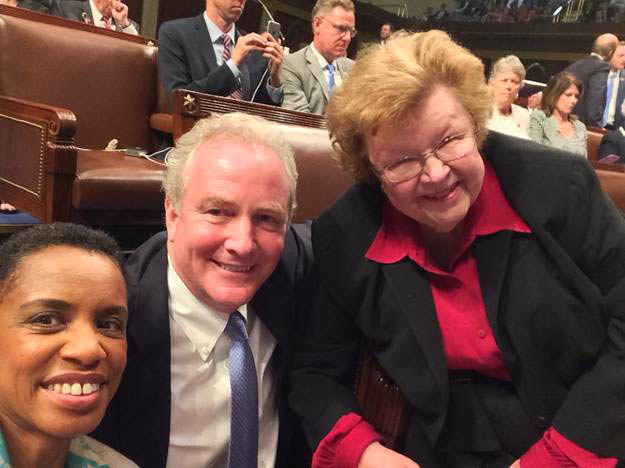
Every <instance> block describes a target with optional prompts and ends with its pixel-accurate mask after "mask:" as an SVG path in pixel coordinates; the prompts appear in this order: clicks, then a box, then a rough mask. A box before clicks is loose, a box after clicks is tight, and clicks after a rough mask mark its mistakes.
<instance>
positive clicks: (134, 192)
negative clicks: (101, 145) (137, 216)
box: [72, 151, 163, 211]
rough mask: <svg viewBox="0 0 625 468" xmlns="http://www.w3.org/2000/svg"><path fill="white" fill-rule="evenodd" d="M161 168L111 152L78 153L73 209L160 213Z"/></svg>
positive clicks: (161, 200) (161, 207)
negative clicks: (117, 209) (115, 209)
mask: <svg viewBox="0 0 625 468" xmlns="http://www.w3.org/2000/svg"><path fill="white" fill-rule="evenodd" d="M162 180H163V166H162V165H160V164H157V163H156V162H152V163H151V162H149V161H147V160H145V159H143V158H137V157H132V156H127V155H125V154H124V153H119V152H111V151H79V152H78V159H77V168H76V180H75V181H74V188H73V190H72V207H73V209H74V210H96V211H97V210H100V211H103V210H111V208H112V207H115V206H118V207H120V209H122V210H124V211H161V210H162V209H163V194H162V193H161V191H160V189H161V181H162Z"/></svg>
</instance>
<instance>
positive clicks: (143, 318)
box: [92, 225, 312, 468]
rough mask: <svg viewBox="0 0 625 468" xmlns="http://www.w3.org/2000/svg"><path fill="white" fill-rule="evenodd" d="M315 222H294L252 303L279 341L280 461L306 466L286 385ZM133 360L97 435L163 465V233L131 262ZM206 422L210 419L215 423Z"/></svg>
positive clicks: (141, 460) (167, 392)
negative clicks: (274, 266) (294, 322)
mask: <svg viewBox="0 0 625 468" xmlns="http://www.w3.org/2000/svg"><path fill="white" fill-rule="evenodd" d="M311 261H312V260H311V247H310V226H309V225H299V226H296V227H295V228H293V227H291V228H290V229H289V230H288V232H287V235H286V239H285V246H284V252H283V255H282V258H281V260H280V263H279V264H278V266H277V267H276V269H275V271H274V272H273V273H272V275H271V276H270V277H269V279H268V280H267V281H266V282H265V283H264V284H263V286H262V287H261V288H260V289H259V290H258V291H257V293H256V295H255V296H254V298H253V299H252V301H251V303H250V304H249V307H251V308H252V309H253V310H254V312H255V313H256V314H257V315H258V316H259V317H260V318H261V320H262V321H263V323H264V324H265V325H266V326H267V328H269V330H270V331H271V333H272V334H273V335H274V337H275V338H276V340H277V341H278V344H277V346H276V349H275V351H274V355H273V357H272V359H273V360H274V365H275V369H276V376H277V378H276V384H277V385H279V386H280V390H279V391H278V392H277V398H279V404H278V408H279V418H280V433H279V437H278V454H277V461H276V466H280V467H281V466H285V467H286V466H288V467H302V466H306V463H307V462H308V463H309V453H310V452H309V450H308V447H307V445H306V443H305V440H304V438H303V435H302V432H301V429H300V426H299V422H297V420H296V419H295V418H294V416H293V414H292V412H291V410H290V409H289V408H288V405H287V403H286V395H285V393H284V391H283V390H282V387H283V384H284V381H285V374H286V371H287V368H288V361H289V358H290V355H291V348H292V341H291V328H292V320H293V319H294V311H295V308H296V297H298V296H299V295H300V293H301V291H300V290H299V288H304V287H306V286H307V284H308V283H307V282H306V276H307V274H308V272H309V270H310V267H311ZM126 267H127V273H128V280H129V290H128V307H129V317H130V318H129V322H128V328H127V339H128V363H127V365H126V370H125V372H124V376H123V379H122V382H121V385H120V387H119V390H118V391H117V394H116V395H115V397H114V399H113V400H112V402H111V404H110V405H109V408H108V410H107V413H106V415H105V417H104V419H103V420H102V422H101V424H100V426H98V428H97V429H96V431H95V432H94V433H93V434H92V435H93V436H94V437H95V438H97V439H99V440H100V441H102V442H104V443H105V444H107V445H109V446H110V447H113V448H115V449H116V450H117V451H119V452H121V453H123V454H124V455H126V456H127V457H129V458H131V459H132V460H134V461H135V463H137V464H138V465H139V466H142V467H150V468H158V467H165V465H166V463H167V451H168V449H169V429H170V401H171V379H170V376H171V375H170V334H169V307H168V291H167V246H166V233H165V232H162V233H160V234H157V235H155V236H153V237H152V238H150V239H149V240H148V241H147V242H145V243H144V244H143V245H142V246H141V247H139V248H138V249H137V250H136V251H135V252H134V253H133V255H132V256H131V257H130V258H129V259H128V262H127V264H126ZM210 423H211V422H210V421H206V424H210Z"/></svg>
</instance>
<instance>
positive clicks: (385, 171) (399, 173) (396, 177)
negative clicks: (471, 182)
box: [373, 131, 477, 184]
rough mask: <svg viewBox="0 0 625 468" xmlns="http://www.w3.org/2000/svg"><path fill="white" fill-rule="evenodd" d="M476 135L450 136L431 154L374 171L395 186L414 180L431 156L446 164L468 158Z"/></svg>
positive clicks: (410, 158)
mask: <svg viewBox="0 0 625 468" xmlns="http://www.w3.org/2000/svg"><path fill="white" fill-rule="evenodd" d="M476 135H477V132H474V131H468V132H462V133H457V134H455V135H451V136H448V137H446V138H444V139H443V140H442V141H441V142H440V143H439V144H438V145H436V147H435V148H434V149H432V151H430V152H429V153H424V154H420V155H418V156H404V157H402V158H400V159H398V160H396V161H393V162H392V163H390V164H388V165H387V166H384V167H383V168H382V169H381V170H378V169H376V168H375V167H374V168H373V170H374V171H375V172H376V173H377V174H378V176H380V177H385V178H386V180H387V181H388V182H390V183H393V184H398V183H400V182H405V181H407V180H410V179H414V178H415V177H418V176H420V175H421V173H422V172H423V168H424V167H425V161H426V159H428V158H429V157H431V156H434V157H436V158H437V159H439V160H440V161H442V162H444V163H448V162H452V161H456V160H458V159H462V158H464V157H465V156H467V155H468V154H469V153H470V152H471V150H473V148H475V144H476Z"/></svg>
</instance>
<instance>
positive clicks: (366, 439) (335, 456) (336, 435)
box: [312, 413, 381, 468]
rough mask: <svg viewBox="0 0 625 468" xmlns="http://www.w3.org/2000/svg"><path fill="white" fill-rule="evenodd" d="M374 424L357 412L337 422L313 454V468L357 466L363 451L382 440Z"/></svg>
mask: <svg viewBox="0 0 625 468" xmlns="http://www.w3.org/2000/svg"><path fill="white" fill-rule="evenodd" d="M380 439H381V437H380V435H379V434H378V433H377V432H375V429H373V426H371V424H369V423H368V422H367V421H365V420H364V419H362V416H360V415H358V414H356V413H349V414H346V415H344V416H341V418H340V419H339V420H338V421H337V422H336V424H335V425H334V427H333V428H332V430H331V431H330V432H329V433H328V434H327V435H326V436H325V437H324V438H323V440H322V441H321V442H319V445H318V446H317V450H315V453H314V454H313V460H312V468H356V467H357V466H358V462H359V461H360V457H361V455H362V452H364V451H365V449H366V448H367V447H368V446H369V445H370V444H372V443H373V442H376V441H378V440H380Z"/></svg>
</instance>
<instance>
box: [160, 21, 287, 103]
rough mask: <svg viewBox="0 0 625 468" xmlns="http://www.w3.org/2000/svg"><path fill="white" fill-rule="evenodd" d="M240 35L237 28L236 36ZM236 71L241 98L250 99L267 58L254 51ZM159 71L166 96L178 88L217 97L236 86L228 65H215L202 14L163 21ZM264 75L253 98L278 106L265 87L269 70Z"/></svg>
mask: <svg viewBox="0 0 625 468" xmlns="http://www.w3.org/2000/svg"><path fill="white" fill-rule="evenodd" d="M243 34H245V33H244V32H242V31H240V30H239V29H237V30H236V34H235V37H236V38H238V37H239V36H241V35H243ZM239 70H240V71H241V75H240V80H241V83H240V89H241V92H242V93H243V98H244V99H245V100H246V101H249V100H251V98H252V95H253V93H254V90H255V89H256V87H258V85H259V83H260V81H261V79H263V75H264V73H265V70H267V59H265V58H264V57H263V56H262V54H261V53H260V52H258V51H253V52H252V53H251V54H250V55H249V56H248V57H247V59H246V60H245V61H244V62H243V63H242V64H241V66H240V67H239ZM158 73H159V77H160V79H161V82H162V83H163V86H164V87H165V91H166V92H167V95H168V96H171V93H172V91H173V90H174V89H178V88H183V89H188V90H191V91H199V92H202V93H208V94H216V95H218V96H229V95H230V94H231V93H232V92H233V91H235V90H236V89H238V88H239V82H238V80H237V79H236V78H235V77H234V75H233V74H232V71H231V70H230V68H229V67H228V65H226V64H225V63H222V64H221V66H219V67H218V66H217V59H216V58H215V51H214V49H213V46H212V40H211V37H210V34H209V33H208V29H207V27H206V23H205V21H204V16H203V13H202V14H199V15H198V16H195V17H193V18H182V19H177V20H173V21H168V22H166V23H163V24H162V26H161V28H160V29H159V31H158ZM264 76H265V78H264V79H263V82H262V84H261V85H260V88H259V89H258V93H256V97H255V99H254V101H255V102H262V103H265V104H274V105H277V106H279V105H280V104H281V103H282V98H280V101H279V102H273V101H272V100H271V97H270V96H269V94H268V93H267V88H266V83H267V80H268V79H269V73H268V72H267V74H266V75H264Z"/></svg>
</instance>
